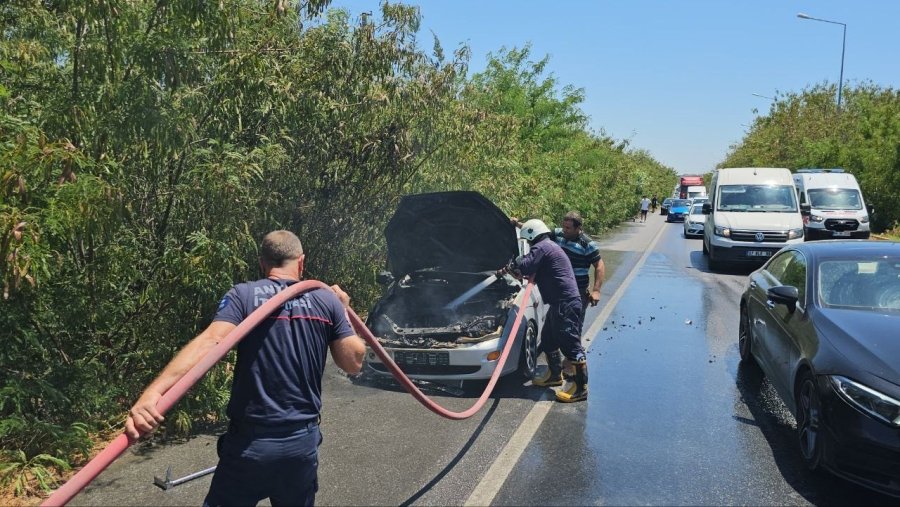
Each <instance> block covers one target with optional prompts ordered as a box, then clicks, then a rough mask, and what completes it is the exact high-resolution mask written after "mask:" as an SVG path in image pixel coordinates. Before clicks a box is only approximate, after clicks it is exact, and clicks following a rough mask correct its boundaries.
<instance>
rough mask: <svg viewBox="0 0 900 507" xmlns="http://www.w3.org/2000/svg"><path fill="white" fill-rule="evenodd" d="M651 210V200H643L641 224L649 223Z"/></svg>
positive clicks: (645, 198)
mask: <svg viewBox="0 0 900 507" xmlns="http://www.w3.org/2000/svg"><path fill="white" fill-rule="evenodd" d="M649 209H650V199H647V196H646V195H645V196H643V197H642V198H641V222H646V221H647V210H649Z"/></svg>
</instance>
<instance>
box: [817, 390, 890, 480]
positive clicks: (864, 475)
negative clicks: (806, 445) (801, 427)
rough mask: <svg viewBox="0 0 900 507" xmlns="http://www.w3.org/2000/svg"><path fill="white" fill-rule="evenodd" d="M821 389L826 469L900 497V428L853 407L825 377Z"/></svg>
mask: <svg viewBox="0 0 900 507" xmlns="http://www.w3.org/2000/svg"><path fill="white" fill-rule="evenodd" d="M819 392H821V393H823V394H822V416H823V431H822V436H823V445H824V447H823V451H824V453H823V458H824V464H825V466H826V468H828V469H829V470H830V471H832V472H833V473H834V474H835V475H838V476H840V477H843V478H845V479H847V480H850V481H852V482H855V483H857V484H860V485H862V486H865V487H867V488H870V489H873V490H876V491H879V492H881V493H885V494H888V495H892V496H895V497H900V428H896V427H893V426H889V425H887V424H885V423H883V422H881V421H878V420H876V419H874V418H872V417H870V416H868V415H866V414H863V413H862V412H860V411H859V410H857V409H855V408H854V407H852V406H850V405H849V404H848V403H847V402H846V401H844V399H843V398H841V397H840V396H839V395H838V394H837V393H835V391H834V389H833V388H832V387H831V383H830V381H829V380H828V378H827V377H825V376H822V377H820V378H819Z"/></svg>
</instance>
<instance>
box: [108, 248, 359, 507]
mask: <svg viewBox="0 0 900 507" xmlns="http://www.w3.org/2000/svg"><path fill="white" fill-rule="evenodd" d="M304 259H305V256H304V254H303V247H302V245H301V243H300V239H299V238H297V236H295V235H294V234H293V233H291V232H289V231H274V232H271V233H269V234H267V235H266V236H265V238H263V241H262V244H261V245H260V255H259V264H260V268H261V269H262V271H263V273H265V278H263V279H261V280H256V281H252V282H246V283H241V284H238V285H235V286H234V287H232V289H231V290H229V291H228V293H227V294H225V297H224V298H222V300H221V302H220V303H219V307H218V310H217V312H216V316H215V317H214V318H213V322H212V323H211V324H210V325H209V327H208V328H206V330H204V331H203V332H202V333H200V334H199V335H198V336H197V337H196V338H194V339H193V340H191V341H190V342H189V343H188V344H187V345H186V346H185V347H184V348H183V349H181V351H179V352H178V354H177V355H176V356H175V358H174V359H172V360H171V361H170V362H169V364H168V365H167V366H166V368H165V369H164V370H163V372H162V373H161V374H160V375H159V377H158V378H157V379H156V380H154V381H153V383H151V384H150V385H149V386H148V387H147V389H146V390H145V391H144V393H143V394H142V395H141V397H140V398H139V399H138V401H137V402H136V403H135V404H134V406H133V407H132V408H131V410H130V411H129V415H128V419H127V421H126V424H125V431H126V433H127V434H128V435H129V436H130V437H132V438H135V439H136V438H138V437H139V436H140V435H141V433H146V432H150V431H152V430H154V429H155V428H156V427H157V426H159V424H160V423H161V422H162V421H163V416H162V415H161V414H160V413H159V411H158V410H157V409H156V405H157V402H158V401H159V399H160V398H161V397H162V395H163V394H164V393H165V392H166V391H167V390H168V389H169V388H170V387H172V386H173V385H174V384H175V383H176V382H177V381H178V380H179V379H180V378H181V377H182V376H183V375H184V374H185V373H186V372H187V371H188V370H190V369H191V367H193V366H194V365H195V364H197V363H198V362H199V361H200V360H201V359H202V358H203V356H204V355H206V353H207V352H208V351H209V350H210V349H212V348H213V347H214V346H215V345H216V343H218V342H219V341H221V340H222V339H223V338H224V337H225V336H226V335H227V334H228V333H230V332H231V331H232V330H233V329H234V328H235V327H237V325H238V324H240V323H241V321H243V320H244V319H245V318H246V317H247V316H248V315H250V314H251V313H252V312H253V311H254V310H255V309H256V308H258V307H259V306H261V305H262V304H263V303H265V302H266V301H267V300H268V299H269V298H270V297H273V296H274V295H275V294H277V293H278V292H280V291H281V290H283V289H285V288H286V287H288V286H289V285H292V284H294V283H297V282H299V281H300V280H301V277H302V275H303V262H304ZM331 289H332V290H327V289H314V290H311V291H309V292H305V293H302V294H300V295H299V296H298V297H296V298H294V299H291V300H288V301H287V303H285V305H284V306H283V307H282V308H281V309H280V310H279V311H277V312H275V313H273V314H272V315H270V316H269V318H268V320H266V321H264V323H263V324H261V325H259V326H257V327H256V328H255V329H254V330H253V331H251V332H250V333H249V334H248V335H247V336H246V337H245V338H244V339H243V340H242V341H241V342H239V344H238V346H237V363H236V365H235V370H234V379H233V382H232V387H231V399H230V401H229V403H228V409H227V413H228V417H229V419H230V423H229V426H228V431H227V432H226V433H225V434H224V435H222V436H221V437H220V438H219V443H218V454H219V464H218V466H217V468H216V472H215V475H214V476H213V480H212V484H211V485H210V489H209V493H208V494H207V496H206V500H205V501H204V505H209V506H213V505H256V503H257V502H259V501H260V500H262V499H264V498H270V499H271V502H272V504H273V505H313V503H314V502H315V495H316V491H317V490H318V474H317V470H318V447H319V444H320V443H321V441H322V436H321V433H320V432H319V424H318V423H319V411H320V409H321V407H322V375H323V372H324V369H325V360H326V355H327V353H328V351H329V350H330V351H331V355H332V359H333V360H334V362H335V364H337V366H338V367H340V368H341V369H342V370H344V371H346V372H347V373H351V374H355V373H358V372H359V371H360V369H361V368H362V360H363V356H364V354H365V344H364V342H363V341H362V340H361V339H360V338H359V337H357V336H356V335H355V334H354V332H353V330H352V328H351V327H350V324H349V322H348V319H347V313H346V308H347V307H348V306H349V304H350V298H349V296H348V295H347V294H346V293H345V292H344V291H343V290H341V289H340V287H338V286H337V285H335V286H332V288H331Z"/></svg>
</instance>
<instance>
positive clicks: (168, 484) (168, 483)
mask: <svg viewBox="0 0 900 507" xmlns="http://www.w3.org/2000/svg"><path fill="white" fill-rule="evenodd" d="M215 471H216V467H211V468H207V469H205V470H200V471H199V472H194V473H192V474H190V475H185V476H184V477H182V478H180V479H175V480H172V466H171V465H170V466H169V468H167V469H166V479H165V480H163V479H160V478H159V477H157V476H153V484H156V485H157V486H159V487H160V488H162V489H163V490H164V491H168V490H170V489H172V488H174V487H175V486H178V485H179V484H184V483H185V482H188V481H192V480H194V479H196V478H198V477H203V476H204V475H209V474H211V473H213V472H215Z"/></svg>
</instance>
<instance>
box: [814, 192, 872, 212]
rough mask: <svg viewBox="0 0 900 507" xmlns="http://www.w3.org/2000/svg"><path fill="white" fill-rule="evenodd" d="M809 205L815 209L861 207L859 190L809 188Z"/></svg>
mask: <svg viewBox="0 0 900 507" xmlns="http://www.w3.org/2000/svg"><path fill="white" fill-rule="evenodd" d="M806 193H807V194H809V205H810V206H812V207H813V208H816V209H862V200H861V199H860V198H859V190H856V189H855V188H811V189H809V190H807V191H806Z"/></svg>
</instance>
